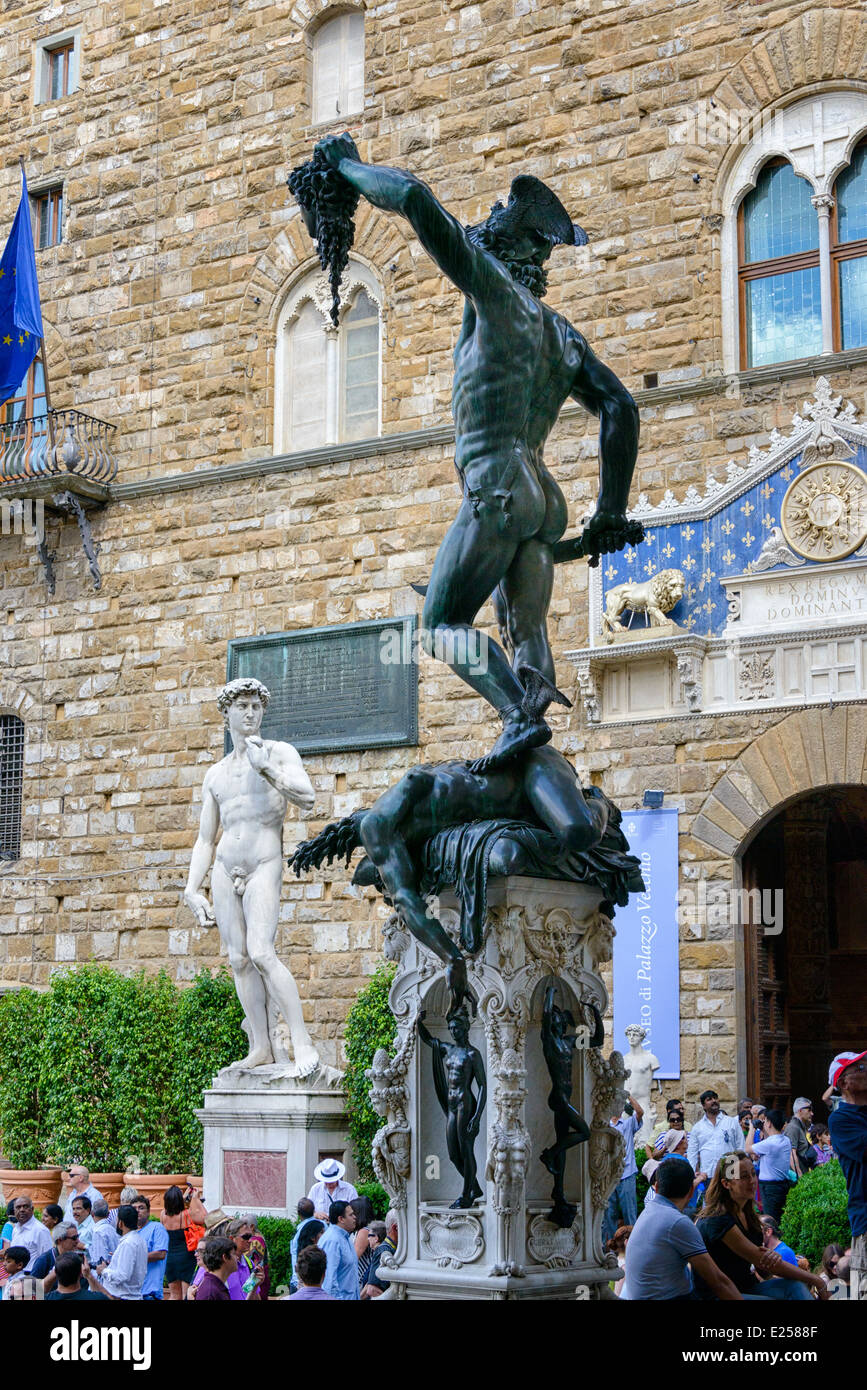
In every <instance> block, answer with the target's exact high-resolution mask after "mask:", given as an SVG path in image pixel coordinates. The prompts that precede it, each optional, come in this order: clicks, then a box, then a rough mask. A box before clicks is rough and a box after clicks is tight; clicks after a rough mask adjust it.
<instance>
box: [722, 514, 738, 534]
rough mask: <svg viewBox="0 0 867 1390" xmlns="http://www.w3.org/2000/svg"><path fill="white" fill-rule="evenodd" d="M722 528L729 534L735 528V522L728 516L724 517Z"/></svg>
mask: <svg viewBox="0 0 867 1390" xmlns="http://www.w3.org/2000/svg"><path fill="white" fill-rule="evenodd" d="M722 528H723V530H724V531H725V533H726V535H727V536H730V535H731V533H732V531H733V530H734V529H735V524H734V522H733V521H730V520H729V518H728V517H726V519H725V521H724V522H723V524H722Z"/></svg>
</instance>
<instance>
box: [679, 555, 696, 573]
mask: <svg viewBox="0 0 867 1390" xmlns="http://www.w3.org/2000/svg"><path fill="white" fill-rule="evenodd" d="M681 563H682V564H683V567H684V569H685V570H691V569H695V556H693V555H686V556H684V558H683V560H682V562H681Z"/></svg>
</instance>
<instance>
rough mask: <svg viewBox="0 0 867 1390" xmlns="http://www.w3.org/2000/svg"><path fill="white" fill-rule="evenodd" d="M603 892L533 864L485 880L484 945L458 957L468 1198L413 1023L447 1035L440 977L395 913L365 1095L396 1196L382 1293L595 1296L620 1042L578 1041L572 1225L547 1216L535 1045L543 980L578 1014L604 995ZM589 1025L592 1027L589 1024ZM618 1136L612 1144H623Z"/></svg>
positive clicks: (451, 921) (547, 1131)
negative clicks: (468, 1071)
mask: <svg viewBox="0 0 867 1390" xmlns="http://www.w3.org/2000/svg"><path fill="white" fill-rule="evenodd" d="M600 901H601V894H600V893H599V891H598V890H597V889H593V888H588V887H586V886H584V885H582V884H576V883H565V882H560V881H553V880H550V879H539V878H508V879H491V880H490V882H489V890H488V912H487V921H486V925H485V937H484V942H483V946H482V949H481V951H480V952H479V955H478V956H477V958H476V959H475V961H474V962H473V963H472V964H471V966H470V969H469V981H470V984H471V986H472V988H473V989H474V991H475V993H476V995H477V997H478V1001H479V1010H478V1014H477V1016H476V1018H475V1020H474V1021H473V1024H472V1027H471V1030H470V1043H471V1044H472V1045H473V1046H475V1047H476V1048H478V1049H479V1051H480V1052H481V1054H482V1057H483V1060H484V1066H485V1071H486V1074H487V1084H488V1101H487V1106H486V1109H485V1112H484V1114H483V1116H482V1122H481V1128H480V1132H479V1135H478V1138H477V1140H476V1149H475V1153H476V1160H477V1170H478V1179H479V1183H480V1184H481V1187H482V1196H481V1198H479V1199H478V1200H477V1201H476V1203H475V1205H474V1206H473V1207H471V1208H468V1209H466V1210H453V1209H451V1203H452V1202H453V1201H454V1199H455V1198H456V1197H457V1196H458V1195H459V1193H460V1191H461V1177H460V1175H459V1174H458V1173H457V1172H456V1170H455V1168H454V1167H453V1166H452V1164H451V1163H450V1162H449V1158H448V1153H447V1150H446V1134H445V1119H444V1117H443V1113H442V1110H441V1109H440V1106H439V1104H438V1101H437V1097H436V1093H435V1088H434V1082H433V1075H432V1067H431V1056H430V1049H429V1048H427V1047H424V1046H422V1044H421V1041H420V1039H419V1037H418V1033H417V1030H416V1023H417V1019H418V1016H419V1013H420V1012H421V1011H422V1010H423V1011H424V1014H425V1019H424V1022H425V1026H426V1028H427V1029H428V1030H429V1032H430V1033H431V1034H432V1035H433V1036H434V1037H439V1038H441V1039H443V1040H444V1041H447V1040H448V1033H447V1029H446V1010H447V1008H448V998H449V997H448V991H447V988H446V983H445V978H444V971H443V969H442V968H441V967H440V966H439V963H438V962H437V961H436V960H435V958H434V957H433V956H432V955H431V954H430V953H429V952H427V951H425V950H424V948H423V947H420V946H419V945H418V944H417V942H416V941H415V940H414V939H413V938H412V937H410V935H409V933H408V932H406V931H405V930H404V929H403V928H402V925H401V923H400V921H399V919H398V918H397V917H395V916H393V917H392V918H391V919H390V920H389V922H388V923H387V924H386V954H387V955H388V956H389V957H390V958H391V959H392V960H394V961H395V962H396V963H397V974H396V976H395V979H394V983H393V985H392V990H391V995H390V1004H391V1008H392V1012H393V1013H394V1015H395V1018H396V1020H397V1024H398V1036H397V1051H396V1055H395V1056H394V1057H393V1058H389V1057H388V1056H387V1054H386V1053H385V1052H379V1053H377V1055H376V1058H375V1059H374V1063H373V1066H372V1068H371V1072H370V1076H371V1102H372V1104H373V1105H374V1107H375V1108H376V1109H377V1111H378V1113H379V1114H380V1115H381V1116H382V1118H383V1120H384V1122H385V1123H384V1124H383V1126H382V1128H381V1129H380V1130H379V1132H378V1134H377V1136H376V1140H375V1142H374V1154H373V1158H374V1168H375V1170H376V1172H377V1176H378V1177H379V1180H380V1181H381V1182H382V1183H383V1184H384V1185H385V1187H386V1188H387V1190H388V1191H389V1194H390V1196H391V1202H392V1206H393V1207H395V1208H396V1209H397V1211H398V1218H399V1230H400V1240H399V1244H398V1248H397V1251H396V1253H395V1256H394V1257H393V1258H392V1260H391V1262H390V1265H389V1267H388V1268H387V1269H386V1268H385V1265H384V1264H383V1265H381V1266H380V1269H381V1271H382V1274H383V1275H384V1276H387V1277H388V1278H389V1279H390V1288H389V1290H388V1293H387V1294H386V1295H385V1297H389V1298H400V1299H404V1298H405V1299H415V1300H423V1299H424V1300H431V1299H485V1300H489V1301H490V1300H512V1299H545V1300H550V1299H563V1300H574V1299H576V1298H578V1299H595V1298H600V1297H606V1296H607V1294H608V1281H609V1280H610V1279H612V1278H613V1277H614V1275H613V1274H612V1266H613V1264H614V1261H613V1257H611V1256H608V1257H607V1258H604V1257H603V1251H602V1239H601V1220H602V1213H603V1211H604V1209H605V1205H606V1203H607V1200H608V1196H609V1194H610V1192H611V1191H612V1189H613V1187H614V1185H615V1183H616V1182H617V1180H618V1178H619V1177H620V1170H621V1167H622V1144H621V1141H620V1138H619V1135H617V1134H616V1133H615V1132H614V1131H613V1130H612V1129H611V1128H610V1126H609V1119H610V1116H611V1115H614V1114H619V1112H620V1108H621V1106H622V1104H623V1100H624V1093H623V1089H622V1079H623V1067H622V1059H621V1058H620V1054H619V1053H612V1056H611V1060H610V1061H606V1060H605V1059H604V1058H603V1057H602V1054H601V1051H600V1050H599V1049H594V1048H590V1047H589V1046H587V1045H584V1046H583V1047H579V1048H576V1051H575V1054H574V1060H573V1077H572V1080H573V1090H572V1104H573V1105H574V1106H575V1107H576V1109H577V1110H579V1111H580V1113H581V1114H582V1115H583V1116H584V1118H585V1119H586V1121H587V1123H588V1125H589V1126H590V1129H591V1136H590V1139H589V1140H588V1141H587V1142H584V1143H581V1144H578V1145H576V1146H575V1147H574V1148H572V1149H571V1150H570V1151H569V1152H568V1155H567V1160H566V1170H565V1181H564V1189H565V1195H566V1199H567V1202H568V1203H569V1205H570V1207H571V1206H573V1205H574V1207H575V1219H574V1221H573V1222H572V1225H571V1227H565V1228H564V1227H562V1226H557V1225H555V1224H553V1223H552V1222H551V1221H549V1220H548V1216H549V1214H550V1212H551V1208H552V1201H551V1192H552V1182H553V1179H552V1176H551V1174H550V1172H548V1170H547V1169H546V1168H545V1167H544V1166H543V1164H542V1163H541V1161H540V1158H539V1155H540V1154H541V1153H542V1151H543V1149H545V1148H547V1147H548V1146H549V1145H551V1144H552V1143H553V1141H554V1116H553V1115H552V1112H551V1111H550V1110H549V1108H548V1105H547V1098H548V1095H549V1092H550V1090H551V1078H550V1075H549V1072H548V1069H547V1065H546V1062H545V1058H544V1056H543V1052H542V1043H541V1026H542V1009H543V1002H544V997H545V990H546V988H547V986H548V985H551V984H555V985H556V987H557V995H558V1001H559V1003H560V1006H561V1007H563V1008H564V1009H570V1010H571V1011H572V1012H573V1014H574V1016H575V1019H576V1022H577V1023H578V1024H579V1025H580V1024H581V1022H582V1021H583V1019H584V1018H585V1017H586V1016H587V1015H585V1014H584V1012H583V1011H581V1010H580V1009H579V1008H578V1007H577V1005H578V1002H579V1001H580V1000H582V999H583V1000H592V1001H593V1003H595V1004H596V1006H597V1008H599V1009H600V1011H603V1012H604V1010H605V1007H606V1004H607V999H606V994H605V989H604V986H603V984H602V980H601V979H600V977H599V975H598V973H597V971H598V966H599V964H600V962H602V961H604V960H607V959H609V958H610V955H611V939H612V934H613V929H612V926H611V923H610V922H609V921H608V919H607V918H606V917H604V916H603V915H602V914H601V913H600V911H599V904H600ZM456 909H457V903H456V902H455V900H454V899H451V898H447V897H443V898H441V899H440V900H439V906H438V908H437V915H438V916H439V919H440V921H441V922H442V923H443V925H444V926H445V927H446V930H448V931H450V932H452V933H454V934H456V933H457V927H458V913H457V910H456ZM591 1033H592V1026H591V1028H590V1029H588V1030H587V1034H586V1036H587V1039H588V1040H589V1038H590V1035H591ZM618 1145H620V1148H618Z"/></svg>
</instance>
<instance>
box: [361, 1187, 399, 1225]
mask: <svg viewBox="0 0 867 1390" xmlns="http://www.w3.org/2000/svg"><path fill="white" fill-rule="evenodd" d="M355 1187H356V1190H357V1192H358V1195H359V1197H369V1198H370V1205H371V1206H372V1207H373V1215H374V1216H375V1218H376V1220H377V1221H384V1220H385V1214H386V1212H387V1211H388V1208H389V1206H390V1205H391V1199H390V1198H389V1195H388V1193H387V1192H386V1190H385V1188H384V1187H383V1185H382V1183H381V1182H357V1183H356V1184H355Z"/></svg>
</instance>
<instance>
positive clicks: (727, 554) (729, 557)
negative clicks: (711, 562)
mask: <svg viewBox="0 0 867 1390" xmlns="http://www.w3.org/2000/svg"><path fill="white" fill-rule="evenodd" d="M737 558H738V557H737V555H735V553H734V551H733V550H724V551H723V560H724V561H725V563H726V564H727V565H733V564H734V562H735V560H736V559H737Z"/></svg>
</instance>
